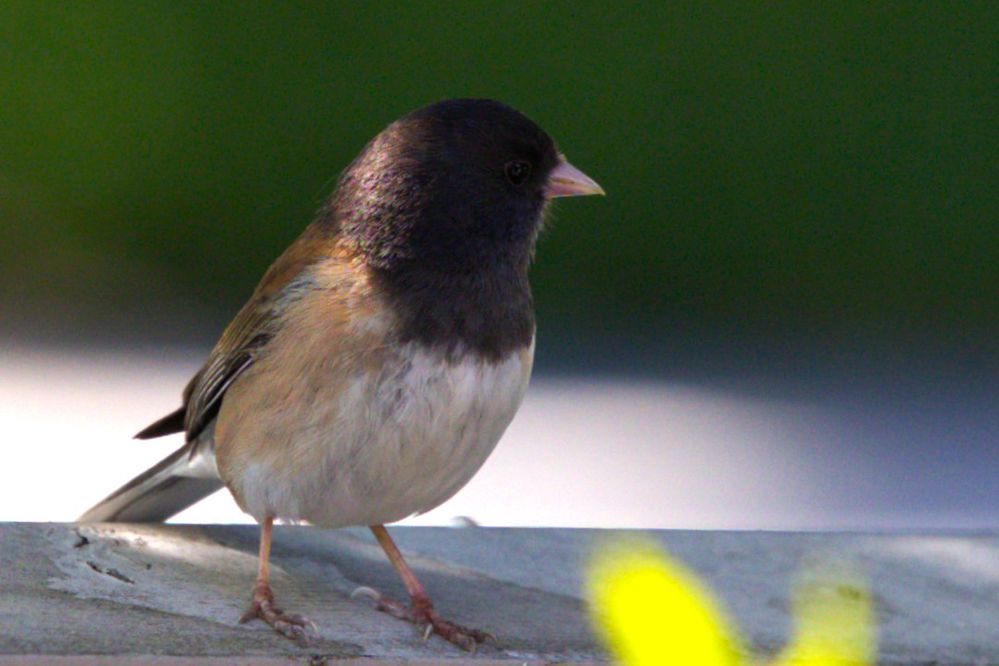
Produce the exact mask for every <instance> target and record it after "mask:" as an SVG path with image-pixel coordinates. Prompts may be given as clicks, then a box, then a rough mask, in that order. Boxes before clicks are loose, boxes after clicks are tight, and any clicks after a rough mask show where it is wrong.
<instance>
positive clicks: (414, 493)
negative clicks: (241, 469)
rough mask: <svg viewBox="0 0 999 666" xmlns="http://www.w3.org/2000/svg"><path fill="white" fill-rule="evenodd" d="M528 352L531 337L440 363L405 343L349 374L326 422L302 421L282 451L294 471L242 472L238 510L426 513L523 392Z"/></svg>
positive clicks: (305, 516)
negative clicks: (504, 354) (384, 359)
mask: <svg viewBox="0 0 999 666" xmlns="http://www.w3.org/2000/svg"><path fill="white" fill-rule="evenodd" d="M533 356H534V344H533V342H532V343H531V346H530V348H529V349H525V350H521V351H520V352H514V353H512V354H511V355H510V357H509V358H507V359H506V360H503V361H501V362H491V361H487V360H481V359H476V358H474V357H472V356H469V357H468V358H467V359H466V360H463V361H460V362H457V363H447V362H445V361H444V360H443V359H442V358H441V356H440V355H439V354H436V353H434V352H429V351H426V350H424V349H422V348H420V347H418V346H416V345H410V346H408V347H407V348H406V349H404V350H403V351H402V352H401V353H400V354H399V355H398V356H397V357H395V358H394V359H393V362H391V363H386V364H385V365H384V366H383V369H382V370H380V371H378V372H357V373H355V375H354V376H353V377H352V378H351V379H350V380H349V383H348V386H347V387H346V391H345V394H343V395H342V399H341V400H339V401H338V402H339V405H338V409H337V412H336V414H335V416H334V417H333V418H332V419H323V421H322V423H321V426H320V424H319V423H314V424H311V426H310V425H309V424H303V429H302V431H301V432H300V433H299V436H298V437H296V438H295V442H294V444H293V451H291V452H290V453H291V455H293V456H294V457H295V458H296V459H298V461H299V463H298V464H297V465H295V467H296V469H297V470H298V471H297V473H296V475H295V478H287V477H286V475H285V474H283V473H282V471H283V470H281V471H279V470H277V469H268V468H266V467H264V466H261V465H251V466H250V467H249V468H248V469H247V470H246V472H245V474H244V475H243V479H241V481H242V482H243V483H242V484H241V485H242V487H243V497H244V504H245V508H246V509H247V511H248V512H249V513H251V514H252V515H254V516H258V517H260V516H264V515H276V516H277V517H280V518H289V519H298V520H307V521H309V522H312V523H314V524H317V525H321V526H324V527H343V526H347V525H375V524H381V523H389V522H393V521H396V520H400V519H402V518H405V517H407V516H409V515H412V514H414V513H422V512H424V511H429V510H430V509H432V508H434V507H436V506H437V505H439V504H441V503H442V502H444V501H445V500H447V499H448V498H450V497H451V496H452V495H454V494H455V493H456V492H457V491H458V490H459V489H460V488H461V487H462V486H464V485H465V484H466V483H467V482H468V481H469V480H470V479H471V478H472V476H473V475H474V474H475V473H476V472H477V471H478V470H479V468H480V467H481V466H482V464H483V463H484V462H485V460H486V458H487V457H488V456H489V454H490V453H492V450H493V448H494V447H495V446H496V443H497V442H498V441H499V439H500V437H501V436H502V434H503V432H504V431H505V430H506V427H507V426H508V425H509V424H510V421H511V420H512V419H513V416H514V414H515V413H516V411H517V408H518V407H519V406H520V403H521V400H522V399H523V397H524V393H525V391H526V390H527V384H528V380H529V378H530V373H531V365H532V362H533ZM316 426H320V427H316Z"/></svg>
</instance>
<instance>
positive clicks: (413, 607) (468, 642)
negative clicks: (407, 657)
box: [371, 525, 493, 652]
mask: <svg viewBox="0 0 999 666" xmlns="http://www.w3.org/2000/svg"><path fill="white" fill-rule="evenodd" d="M371 532H372V533H373V534H374V535H375V538H376V539H377V540H378V543H379V544H380V545H381V547H382V549H383V550H384V551H385V554H386V555H388V558H389V561H390V562H391V563H392V566H393V567H395V570H396V571H398V572H399V576H400V577H401V578H402V583H403V585H405V586H406V591H407V592H408V593H409V598H410V605H409V606H408V607H407V606H405V605H403V604H401V603H399V602H398V601H395V600H393V599H388V598H386V597H384V596H382V595H380V594H378V595H377V597H376V602H377V608H378V610H381V611H384V612H386V613H388V614H389V615H392V616H394V617H397V618H399V619H401V620H406V621H408V622H412V623H414V624H415V625H417V626H418V627H420V628H422V629H423V630H424V638H429V637H430V634H438V635H439V636H441V637H442V638H444V639H445V640H447V641H450V642H451V643H454V644H455V645H457V646H458V647H460V648H463V649H465V650H468V651H469V652H474V651H475V647H476V645H477V644H479V643H482V642H484V641H486V640H487V639H492V638H493V636H492V635H491V634H489V633H487V632H485V631H479V630H478V629H467V628H465V627H462V626H461V625H457V624H454V623H453V622H448V621H447V620H444V619H442V618H441V617H440V616H438V615H437V613H436V612H435V611H434V605H433V603H432V602H431V601H430V597H429V596H428V595H427V591H426V590H425V589H423V585H421V584H420V581H419V580H417V578H416V575H415V574H413V570H412V569H410V568H409V565H408V564H406V560H405V559H403V557H402V553H400V552H399V549H398V548H397V547H396V545H395V542H394V541H392V537H390V536H389V533H388V530H386V529H385V526H384V525H372V526H371ZM376 594H377V593H376Z"/></svg>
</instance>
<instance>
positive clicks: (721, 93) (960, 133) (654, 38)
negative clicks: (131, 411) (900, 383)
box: [0, 0, 999, 366]
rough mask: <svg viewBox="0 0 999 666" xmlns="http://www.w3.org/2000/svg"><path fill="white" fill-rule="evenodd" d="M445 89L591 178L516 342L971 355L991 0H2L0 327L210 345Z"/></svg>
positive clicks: (997, 161)
mask: <svg viewBox="0 0 999 666" xmlns="http://www.w3.org/2000/svg"><path fill="white" fill-rule="evenodd" d="M456 96H488V97H494V98H498V99H501V100H504V101H506V102H508V103H509V104H511V105H513V106H515V107H517V108H519V109H521V110H522V111H524V112H525V113H527V114H528V115H529V116H531V117H532V118H534V119H535V120H536V121H537V122H538V123H539V124H541V125H542V126H544V127H545V128H546V129H548V130H549V132H551V133H552V134H553V135H554V136H555V137H556V139H557V140H558V141H559V143H560V146H561V148H562V149H563V150H564V152H565V153H566V154H567V155H568V156H569V157H570V159H571V160H572V161H573V163H575V164H576V165H578V166H580V167H581V168H583V169H584V170H585V171H586V172H587V173H589V174H590V175H592V176H593V177H594V178H596V179H597V180H598V181H599V182H600V183H601V184H602V185H603V186H604V188H605V189H606V190H607V192H608V196H607V197H606V198H605V199H601V200H595V199H586V200H578V201H577V200H574V201H567V202H563V203H560V204H559V205H558V206H557V210H556V211H555V216H554V217H555V220H554V224H553V225H552V227H551V229H550V230H549V232H548V233H547V234H546V236H545V238H544V239H543V243H542V246H541V249H540V251H539V260H538V262H537V266H536V268H535V270H534V274H533V275H534V278H533V280H534V285H535V291H536V295H537V300H538V307H539V315H540V326H541V328H540V332H541V342H540V344H539V357H541V358H542V359H544V358H545V355H544V354H542V353H541V350H544V349H545V348H547V349H548V350H549V352H550V353H549V354H548V358H552V357H558V356H559V355H560V354H561V356H563V357H566V358H567V359H568V361H567V362H569V363H574V364H576V365H586V364H588V363H592V364H594V366H598V365H604V366H606V365H608V362H607V360H606V358H605V357H614V356H615V355H620V356H622V357H623V356H634V355H635V354H636V353H638V354H639V355H644V356H647V357H649V358H659V357H661V356H663V355H664V354H665V353H666V352H670V351H673V352H676V353H677V354H679V355H683V354H684V353H686V354H687V355H688V356H691V357H697V356H698V355H699V354H700V355H702V356H704V355H705V354H706V352H705V350H708V349H711V348H713V346H714V347H718V348H726V349H730V350H734V354H735V356H739V355H740V354H743V355H744V356H746V357H747V358H748V357H751V356H753V355H754V354H756V353H758V352H759V351H760V350H763V349H766V350H770V351H772V352H773V355H774V356H776V357H780V356H781V355H786V354H787V353H789V352H788V350H793V349H799V348H808V349H811V350H813V351H816V350H817V351H818V353H819V354H823V353H826V352H827V351H828V350H842V349H853V350H855V351H856V350H861V352H860V353H862V354H886V355H894V356H899V357H903V358H908V359H917V358H920V357H923V356H925V355H926V354H928V353H929V354H937V353H945V352H946V353H950V352H956V353H957V354H960V355H966V354H971V355H972V356H975V357H976V358H986V359H994V356H993V353H994V351H995V349H996V347H995V332H996V330H997V324H999V230H997V220H999V3H994V2H985V3H979V4H975V3H970V2H966V3H920V2H899V3H872V2H848V3H839V2H837V3H817V2H815V3H757V2H738V3H736V2H723V3H701V2H693V3H663V2H657V3H649V4H634V3H620V4H611V3H604V2H582V1H575V2H558V3H540V2H538V3H481V2H462V3H457V2H454V3H450V2H448V3H441V2H421V3H360V2H358V3H303V2H298V3H248V2H247V3H228V4H222V3H179V2H159V3H151V2H144V3H125V2H122V3H94V4H91V3H82V2H80V3H69V2H66V3H37V2H11V1H10V0H8V1H7V2H4V3H2V4H0V304H2V307H3V310H4V312H5V313H6V314H4V315H3V321H4V322H5V328H6V331H7V333H8V334H9V336H10V335H12V336H13V337H14V338H15V339H17V340H28V341H39V340H56V341H61V342H74V341H83V340H89V341H91V342H93V341H94V340H103V341H106V342H109V343H116V342H118V341H122V340H133V341H142V340H157V341H170V342H173V343H176V344H180V345H185V344H187V345H201V344H210V342H211V339H212V338H213V337H214V336H215V335H216V334H217V332H218V331H219V330H220V328H221V326H222V325H224V323H225V322H226V321H227V319H228V317H229V316H231V314H232V313H234V312H235V310H236V309H238V307H239V305H240V304H241V302H242V301H243V299H244V298H245V297H246V296H247V295H248V294H249V292H250V290H251V289H252V287H253V285H254V284H255V282H256V280H257V279H258V278H259V276H260V275H261V273H262V272H263V270H264V269H265V268H266V267H267V265H268V264H269V263H270V261H271V260H272V259H273V258H274V257H275V256H276V255H277V254H278V253H279V252H280V251H281V250H282V249H283V248H284V246H285V245H286V244H287V243H288V242H289V241H290V240H291V239H292V238H294V237H295V236H296V235H297V234H298V233H299V231H300V230H301V229H302V228H303V227H304V226H305V224H306V223H307V222H308V221H309V220H310V218H311V216H312V214H313V212H314V211H315V209H316V208H317V207H318V205H319V202H320V201H321V199H322V198H323V197H324V196H325V195H326V194H327V193H328V191H329V189H330V187H331V185H332V183H333V182H334V179H335V177H336V175H337V174H338V172H339V170H340V169H342V168H343V166H344V165H346V164H347V162H348V161H349V160H350V159H351V158H352V157H353V156H354V155H355V154H356V152H357V151H358V150H359V149H360V148H361V146H363V144H364V143H365V142H366V141H367V140H368V139H369V138H370V137H371V136H373V135H374V134H375V133H377V132H378V131H379V130H380V129H381V128H382V127H383V126H384V125H386V124H387V123H389V122H390V121H392V120H393V119H394V118H396V117H398V116H399V115H401V114H403V113H405V112H407V111H409V110H411V109H413V108H415V107H418V106H421V105H423V104H426V103H428V102H431V101H434V100H438V99H441V98H446V97H456ZM9 336H8V337H9ZM606 341H612V342H613V345H612V346H611V347H607V346H606V344H605V342H606ZM597 349H599V350H603V351H604V352H605V353H603V354H594V353H592V351H593V350H597ZM608 349H610V350H615V351H612V352H607V350H608ZM587 350H588V351H587ZM823 350H825V351H823ZM830 353H831V352H830ZM708 355H710V354H708Z"/></svg>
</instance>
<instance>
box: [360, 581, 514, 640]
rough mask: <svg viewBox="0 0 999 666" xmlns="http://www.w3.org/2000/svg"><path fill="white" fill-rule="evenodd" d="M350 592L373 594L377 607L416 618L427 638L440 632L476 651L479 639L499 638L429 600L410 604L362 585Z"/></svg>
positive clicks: (410, 618)
mask: <svg viewBox="0 0 999 666" xmlns="http://www.w3.org/2000/svg"><path fill="white" fill-rule="evenodd" d="M350 596H351V598H357V597H360V596H364V597H369V598H371V599H373V600H374V601H375V608H376V609H377V610H380V611H382V612H383V613H388V614H389V615H391V616H392V617H395V618H398V619H400V620H405V621H407V622H412V623H413V624H415V625H416V626H417V627H419V628H420V629H421V630H422V638H423V641H424V642H426V641H428V640H430V637H431V636H432V635H434V634H437V635H438V636H440V637H441V638H443V639H444V640H446V641H448V642H449V643H452V644H454V645H457V646H458V647H460V648H461V649H463V650H466V651H468V652H473V653H474V652H475V651H476V648H477V647H478V645H479V643H485V642H486V641H492V642H494V643H495V642H496V637H495V636H494V635H492V634H491V633H489V632H488V631H480V630H478V629H469V628H467V627H463V626H461V625H460V624H455V623H453V622H449V621H448V620H445V619H443V618H441V617H440V616H439V615H437V612H436V611H435V610H434V607H433V605H432V604H431V603H429V602H428V601H423V600H419V601H414V603H413V605H411V606H406V605H403V604H401V603H399V602H398V601H396V600H394V599H390V598H388V597H386V596H385V595H383V594H381V593H380V592H378V591H377V590H373V589H371V588H370V587H358V588H357V589H355V590H354V592H353V593H352V594H351V595H350Z"/></svg>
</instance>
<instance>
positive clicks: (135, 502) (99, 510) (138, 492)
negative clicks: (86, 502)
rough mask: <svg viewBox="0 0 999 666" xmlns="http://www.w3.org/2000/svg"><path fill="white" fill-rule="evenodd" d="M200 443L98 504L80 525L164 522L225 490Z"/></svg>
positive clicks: (171, 455) (189, 445)
mask: <svg viewBox="0 0 999 666" xmlns="http://www.w3.org/2000/svg"><path fill="white" fill-rule="evenodd" d="M196 444H197V442H191V443H190V444H188V445H185V446H184V447H182V448H180V449H178V450H177V451H174V452H173V453H171V454H170V455H169V456H167V457H166V458H164V459H163V460H162V461H160V462H159V463H157V464H156V465H155V466H153V467H151V468H149V469H148V470H146V471H145V472H143V473H142V474H140V475H139V476H137V477H135V478H134V479H132V480H131V481H129V482H128V483H126V484H125V485H124V486H122V487H121V488H119V489H118V490H116V491H114V492H113V493H111V494H110V495H109V496H108V497H106V498H105V499H103V500H101V501H100V502H98V503H97V504H96V505H95V506H93V507H92V508H91V509H90V510H88V511H87V512H86V513H84V514H83V515H82V516H80V517H79V518H78V519H77V522H79V523H101V522H116V523H126V522H130V523H154V522H160V521H164V520H166V519H167V518H169V517H170V516H173V515H174V514H176V513H179V512H181V511H183V510H184V509H186V508H187V507H189V506H191V505H192V504H194V503H196V502H198V501H200V500H202V499H204V498H205V497H208V496H209V495H211V494H212V493H214V492H215V491H216V490H219V489H220V488H221V487H222V481H221V480H220V479H219V478H218V476H217V475H216V474H215V473H214V461H210V460H206V459H205V458H206V456H207V455H210V454H206V453H201V452H199V451H198V450H197V448H194V449H192V446H195V447H196Z"/></svg>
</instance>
